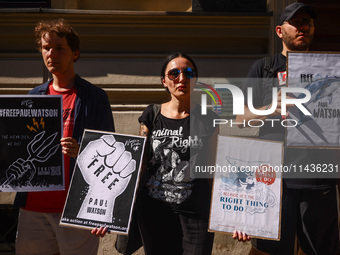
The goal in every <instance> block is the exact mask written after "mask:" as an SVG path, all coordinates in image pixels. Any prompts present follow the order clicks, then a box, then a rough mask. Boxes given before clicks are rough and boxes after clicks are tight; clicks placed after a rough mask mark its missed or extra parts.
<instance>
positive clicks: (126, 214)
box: [60, 130, 146, 234]
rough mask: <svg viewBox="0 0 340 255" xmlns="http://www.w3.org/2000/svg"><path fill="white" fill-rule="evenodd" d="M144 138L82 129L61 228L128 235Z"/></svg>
mask: <svg viewBox="0 0 340 255" xmlns="http://www.w3.org/2000/svg"><path fill="white" fill-rule="evenodd" d="M145 139H146V137H141V136H132V135H123V134H117V133H112V132H102V131H95V130H85V132H84V135H83V140H82V143H81V147H80V151H79V155H78V157H77V163H76V166H75V169H74V173H73V177H72V181H71V184H70V188H69V192H68V196H67V201H66V204H65V207H64V211H63V215H62V217H61V221H60V224H61V225H64V226H72V227H80V228H89V229H92V228H94V227H97V226H106V227H107V228H108V230H109V231H113V232H117V233H120V234H127V233H128V231H129V225H130V220H131V214H132V208H133V204H134V201H135V195H136V189H137V186H138V185H137V183H138V180H139V172H140V168H141V163H142V157H143V151H144V145H145Z"/></svg>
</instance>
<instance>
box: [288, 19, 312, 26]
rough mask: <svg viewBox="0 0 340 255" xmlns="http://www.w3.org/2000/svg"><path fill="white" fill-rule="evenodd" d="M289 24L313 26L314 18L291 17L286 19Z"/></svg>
mask: <svg viewBox="0 0 340 255" xmlns="http://www.w3.org/2000/svg"><path fill="white" fill-rule="evenodd" d="M287 22H288V23H289V24H290V25H292V26H294V27H305V26H308V27H312V26H314V20H313V19H303V18H295V19H294V18H293V19H290V20H288V21H287Z"/></svg>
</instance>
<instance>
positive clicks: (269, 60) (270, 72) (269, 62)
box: [263, 57, 275, 78]
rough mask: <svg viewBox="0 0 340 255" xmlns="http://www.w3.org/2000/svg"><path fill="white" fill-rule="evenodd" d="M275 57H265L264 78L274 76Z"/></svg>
mask: <svg viewBox="0 0 340 255" xmlns="http://www.w3.org/2000/svg"><path fill="white" fill-rule="evenodd" d="M273 66H274V58H273V57H265V58H264V65H263V78H273V77H274V76H275V75H274V69H273Z"/></svg>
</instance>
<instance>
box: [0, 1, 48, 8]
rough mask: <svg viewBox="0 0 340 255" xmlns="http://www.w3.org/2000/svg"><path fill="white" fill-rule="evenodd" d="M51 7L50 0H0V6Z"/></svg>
mask: <svg viewBox="0 0 340 255" xmlns="http://www.w3.org/2000/svg"><path fill="white" fill-rule="evenodd" d="M32 7H45V8H50V7H51V0H0V8H32Z"/></svg>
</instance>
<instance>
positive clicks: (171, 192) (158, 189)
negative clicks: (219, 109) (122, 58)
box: [137, 53, 218, 255]
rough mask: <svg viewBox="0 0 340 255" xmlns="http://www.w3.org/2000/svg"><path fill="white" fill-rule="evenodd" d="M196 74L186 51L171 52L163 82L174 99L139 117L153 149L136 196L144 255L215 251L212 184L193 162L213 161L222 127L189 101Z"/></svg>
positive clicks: (213, 115) (162, 76)
mask: <svg viewBox="0 0 340 255" xmlns="http://www.w3.org/2000/svg"><path fill="white" fill-rule="evenodd" d="M196 79H197V68H196V65H195V63H194V62H193V60H192V59H191V58H190V57H189V56H188V55H186V54H184V53H174V54H172V55H170V56H168V58H167V59H166V61H165V62H164V64H163V67H162V71H161V81H162V84H163V86H164V87H165V89H166V90H167V91H168V92H169V94H170V100H169V101H168V102H166V103H163V104H161V105H160V106H159V107H158V108H159V109H156V108H157V107H155V106H154V105H149V106H148V107H147V108H146V109H145V111H144V112H143V114H142V115H141V117H140V118H139V122H140V135H144V136H147V137H148V144H149V152H150V153H149V155H147V156H148V158H147V159H146V160H144V163H145V165H144V167H143V168H144V169H143V172H142V175H143V176H144V180H145V184H144V185H143V184H142V185H143V187H142V188H141V189H142V190H141V194H140V196H139V197H138V199H137V200H138V202H137V217H138V225H139V229H140V233H141V237H142V241H143V245H144V251H145V254H146V255H150V254H151V255H153V254H156V255H159V254H162V255H166V254H171V255H180V254H202V255H203V254H209V255H210V254H211V250H212V245H213V238H214V235H213V234H212V233H209V232H208V231H207V229H208V217H209V208H210V196H211V190H210V188H211V184H210V183H209V181H210V180H209V179H207V178H201V179H196V178H195V175H194V174H191V173H190V169H191V168H190V165H192V166H193V165H197V164H199V163H198V159H199V158H200V159H208V160H207V162H210V163H211V164H213V161H212V160H209V158H208V155H207V152H210V153H211V155H213V153H214V151H215V147H216V139H217V132H218V130H217V128H214V127H213V125H212V119H213V118H217V115H216V116H215V114H214V113H213V112H210V114H208V115H206V116H205V117H202V116H201V113H200V111H201V110H200V107H199V106H197V105H195V104H193V103H192V102H191V100H190V95H191V93H192V91H193V90H194V87H195V83H196ZM202 152H205V153H204V154H205V155H202ZM145 154H148V153H147V152H146V153H145ZM211 158H213V157H211ZM202 162H203V161H202Z"/></svg>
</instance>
